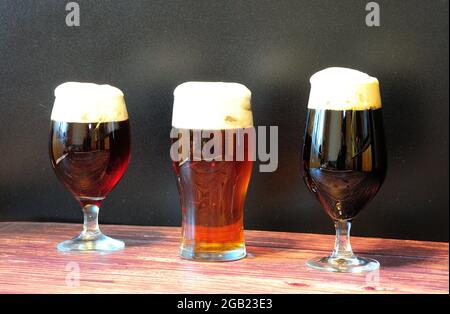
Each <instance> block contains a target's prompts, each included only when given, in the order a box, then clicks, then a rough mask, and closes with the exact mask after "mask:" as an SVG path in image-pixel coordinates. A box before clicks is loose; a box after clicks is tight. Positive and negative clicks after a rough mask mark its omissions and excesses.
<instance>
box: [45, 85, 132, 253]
mask: <svg viewBox="0 0 450 314" xmlns="http://www.w3.org/2000/svg"><path fill="white" fill-rule="evenodd" d="M51 120H52V121H51V132H50V158H51V163H52V166H53V169H54V170H55V173H56V175H57V177H58V178H59V180H60V181H61V182H62V183H63V184H64V185H65V186H66V188H67V189H68V190H69V191H70V192H71V193H72V194H73V196H74V197H75V198H76V199H77V200H78V201H79V202H80V204H81V206H82V209H83V214H84V225H83V231H82V232H81V234H80V235H79V236H78V237H76V238H74V239H72V240H67V241H64V242H62V243H60V244H58V246H57V248H58V250H60V251H115V250H120V249H122V248H123V247H124V246H125V244H124V243H123V242H122V241H119V240H115V239H112V238H110V237H108V236H105V235H104V234H103V233H102V232H101V231H100V228H99V226H98V212H99V209H100V205H101V203H102V201H103V200H104V199H105V197H106V196H107V194H108V193H109V192H110V191H111V190H112V189H113V188H114V187H115V185H116V184H117V183H118V182H119V180H120V179H121V177H122V175H123V174H124V172H125V170H126V168H127V166H128V162H129V159H130V126H129V121H128V113H127V109H126V105H125V101H124V95H123V93H122V92H121V91H120V90H119V89H118V88H115V87H112V86H109V85H97V84H92V83H76V82H68V83H64V84H61V85H60V86H58V87H57V88H56V89H55V103H54V106H53V110H52V116H51Z"/></svg>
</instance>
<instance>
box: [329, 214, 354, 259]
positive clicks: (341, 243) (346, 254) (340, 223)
mask: <svg viewBox="0 0 450 314" xmlns="http://www.w3.org/2000/svg"><path fill="white" fill-rule="evenodd" d="M334 226H335V228H336V242H335V244H334V250H333V253H331V257H332V258H343V259H349V258H354V257H355V256H354V255H353V251H352V246H351V244H350V228H351V226H352V222H351V220H336V221H335V222H334Z"/></svg>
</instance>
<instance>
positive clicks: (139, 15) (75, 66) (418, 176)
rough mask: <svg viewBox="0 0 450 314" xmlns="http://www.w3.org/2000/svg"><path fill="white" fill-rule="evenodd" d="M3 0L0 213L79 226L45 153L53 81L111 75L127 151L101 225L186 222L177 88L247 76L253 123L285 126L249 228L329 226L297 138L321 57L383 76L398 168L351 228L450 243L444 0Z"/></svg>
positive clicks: (251, 201) (260, 177)
mask: <svg viewBox="0 0 450 314" xmlns="http://www.w3.org/2000/svg"><path fill="white" fill-rule="evenodd" d="M67 2H69V1H64V0H58V1H56V0H0V149H1V154H0V156H1V157H0V158H1V161H0V220H38V221H48V220H50V221H68V222H79V223H81V212H80V210H79V206H78V204H77V203H76V201H75V200H74V199H73V198H72V196H71V195H70V194H69V193H68V192H67V191H66V190H65V188H64V187H63V186H62V185H61V184H60V183H59V182H58V181H57V179H56V177H55V175H54V173H53V170H52V168H51V166H50V161H49V157H48V133H49V120H50V112H51V108H52V103H53V100H54V98H53V90H54V88H55V87H56V86H57V85H58V84H60V83H62V82H65V81H73V80H74V81H92V82H98V83H110V84H112V85H116V86H118V87H120V88H121V89H122V90H123V91H124V92H125V94H126V100H127V104H128V111H129V114H130V119H131V122H132V131H133V134H132V135H133V152H132V153H133V155H132V156H133V157H132V162H131V164H130V166H129V169H128V171H127V173H126V175H125V176H124V178H123V180H122V181H121V183H120V184H119V185H118V186H117V188H116V189H115V190H114V191H113V192H112V193H111V194H110V196H109V197H108V199H107V200H106V201H105V203H104V206H103V210H102V212H101V215H100V220H101V222H102V223H120V224H145V225H179V223H180V209H179V203H178V199H177V197H178V195H177V190H176V185H175V179H174V175H173V172H172V168H171V161H170V158H169V147H170V144H169V131H170V128H171V109H172V101H173V97H172V91H173V89H174V88H175V86H177V85H178V84H179V83H181V82H184V81H188V80H208V81H214V80H224V81H236V82H241V83H244V84H246V85H247V86H248V87H249V88H250V89H251V90H252V92H253V110H254V119H255V123H256V124H257V125H278V126H279V132H280V135H279V146H280V147H279V169H278V171H277V172H275V173H259V172H256V171H255V172H254V173H253V177H252V180H251V183H250V188H249V191H248V199H247V203H246V227H247V228H249V229H250V228H251V229H265V230H286V231H297V232H318V233H331V232H332V224H331V221H330V219H329V218H328V217H327V216H326V215H325V213H324V212H323V210H322V209H321V208H320V206H319V204H318V202H317V201H316V200H315V199H313V197H312V196H311V195H310V194H309V192H308V191H307V189H306V187H305V185H304V183H303V181H302V179H301V172H300V148H301V142H302V136H303V131H304V124H305V113H306V104H307V100H308V94H309V81H308V80H309V77H310V75H311V74H313V73H314V72H316V71H318V70H320V69H323V68H325V67H328V66H336V65H337V66H347V67H353V68H356V69H360V70H362V71H366V72H368V73H370V74H372V75H374V76H376V77H378V79H379V80H380V82H381V91H382V99H383V106H384V107H383V111H384V119H385V127H386V135H387V139H388V149H389V156H388V157H389V171H388V176H387V179H386V181H385V183H384V186H383V187H382V190H381V191H380V192H379V194H378V195H377V197H376V199H375V200H374V201H373V202H371V203H370V204H369V206H368V207H367V208H366V209H365V210H364V211H363V212H362V213H361V215H360V216H359V217H358V219H357V221H356V223H355V225H354V232H353V234H355V235H365V236H380V237H395V238H416V239H430V240H446V241H448V235H449V234H448V221H449V219H448V218H449V215H448V204H449V202H448V188H449V184H448V181H449V180H448V173H449V172H448V145H449V143H448V131H449V128H448V122H449V120H448V117H449V115H448V114H449V111H448V109H449V98H448V84H449V82H448V78H449V68H448V53H449V49H448V47H449V46H448V38H449V27H448V7H449V5H448V0H433V1H410V0H408V1H378V3H379V4H380V6H381V26H380V27H378V28H373V27H372V28H369V27H367V26H366V24H365V16H366V14H367V12H366V11H365V5H366V3H367V2H368V1H350V0H349V1H331V0H330V1H324V0H321V1H317V0H314V1H312V0H311V1H301V0H298V1H296V0H290V1H282V0H277V1H275V0H271V1H265V0H246V1H240V0H221V1H216V0H195V1H194V0H179V1H174V0H161V1H159V0H158V1H150V0H149V1H144V0H132V1H130V0H102V1H95V0H90V1H88V0H79V1H77V2H78V3H79V5H80V7H81V26H80V27H72V28H69V27H67V26H66V25H65V17H66V14H67V12H66V11H65V5H66V4H67Z"/></svg>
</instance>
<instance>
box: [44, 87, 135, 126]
mask: <svg viewBox="0 0 450 314" xmlns="http://www.w3.org/2000/svg"><path fill="white" fill-rule="evenodd" d="M51 119H52V120H53V121H63V122H78V123H95V122H119V121H125V120H128V112H127V108H126V105H125V100H124V95H123V93H122V91H121V90H120V89H118V88H116V87H113V86H110V85H98V84H94V83H79V82H67V83H64V84H61V85H59V86H58V87H57V88H56V89H55V104H54V106H53V111H52V116H51Z"/></svg>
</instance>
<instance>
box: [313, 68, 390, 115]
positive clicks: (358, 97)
mask: <svg viewBox="0 0 450 314" xmlns="http://www.w3.org/2000/svg"><path fill="white" fill-rule="evenodd" d="M310 82H311V92H310V95H309V102H308V108H310V109H329V110H367V109H378V108H381V98H380V88H379V83H378V80H377V79H376V78H375V77H371V76H370V75H368V74H366V73H364V72H360V71H357V70H353V69H348V68H339V67H332V68H327V69H325V70H322V71H319V72H317V73H315V74H314V75H313V76H311V79H310Z"/></svg>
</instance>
